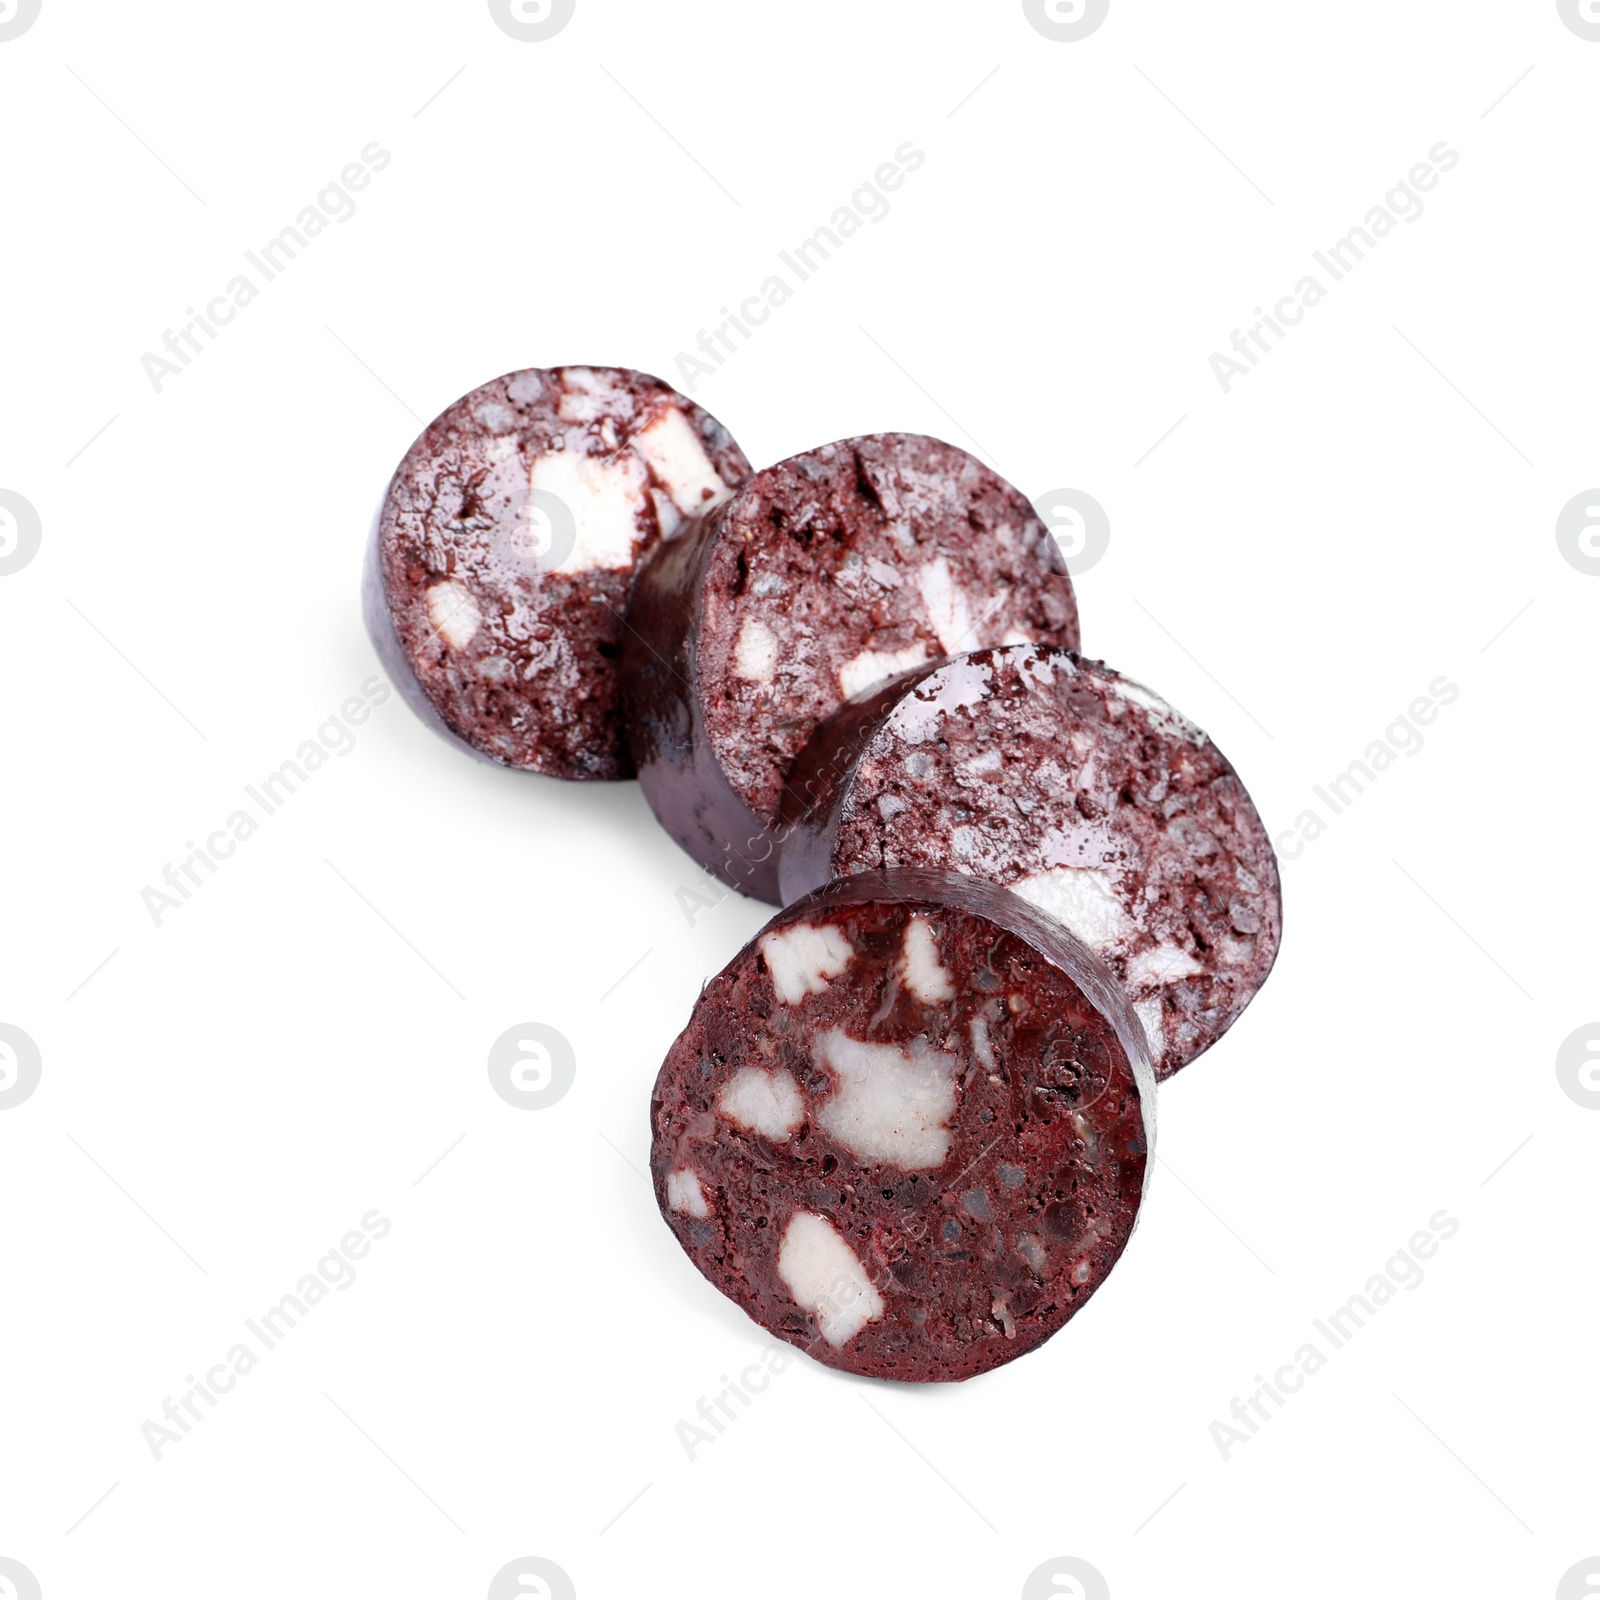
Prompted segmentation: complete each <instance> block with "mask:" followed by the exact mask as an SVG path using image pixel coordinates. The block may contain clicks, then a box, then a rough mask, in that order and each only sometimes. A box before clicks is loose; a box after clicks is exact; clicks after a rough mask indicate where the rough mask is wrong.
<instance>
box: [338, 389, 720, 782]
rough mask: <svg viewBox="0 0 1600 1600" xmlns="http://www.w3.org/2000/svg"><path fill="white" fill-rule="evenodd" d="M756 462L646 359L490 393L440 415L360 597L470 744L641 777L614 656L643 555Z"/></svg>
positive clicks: (467, 398) (449, 732)
mask: <svg viewBox="0 0 1600 1600" xmlns="http://www.w3.org/2000/svg"><path fill="white" fill-rule="evenodd" d="M749 472H750V464H749V462H748V461H746V460H745V458H744V455H743V453H742V452H741V451H740V449H739V447H738V446H737V445H736V444H735V443H734V442H733V440H732V439H731V438H730V437H729V435H728V433H727V431H726V430H725V429H724V428H723V426H722V425H721V423H719V422H718V421H717V420H716V419H715V418H714V417H712V416H710V415H708V414H707V413H706V412H704V411H702V410H701V409H700V407H699V406H697V405H695V404H694V403H693V402H692V401H690V400H686V399H685V398H684V397H683V396H682V395H681V394H678V393H677V392H676V391H675V390H673V389H671V388H669V387H668V386H667V385H666V384H664V383H662V382H661V381H660V379H658V378H652V377H648V376H647V375H646V374H644V373H642V372H628V371H623V370H620V369H617V368H614V367H556V368H553V369H551V370H549V371H540V370H533V369H530V370H528V371H524V372H512V373H508V374H507V375H506V376H505V377H502V378H496V379H495V380H494V382H492V383H486V384H484V385H483V387H482V388H479V389H474V390H473V391H472V392H471V393H470V394H468V395H464V396H463V397H462V398H461V399H460V400H458V401H456V403H455V404H454V405H453V406H451V407H450V408H449V409H448V410H446V411H445V412H443V413H442V414H441V415H440V416H438V417H436V418H435V419H434V421H433V422H431V423H429V425H428V427H427V428H426V430H425V431H424V432H423V434H422V437H421V438H420V439H418V440H417V442H416V443H415V444H414V445H412V447H411V449H410V450H409V451H408V452H407V454H406V457H405V459H404V460H403V461H402V462H401V463H400V466H399V469H398V470H397V471H396V473H395V475H394V478H393V480H392V481H391V482H390V484H389V489H388V492H387V494H386V495H385V496H384V500H383V504H382V507H381V508H380V510H379V512H378V517H377V521H376V524H375V525H374V528H373V533H372V539H371V542H370V545H369V548H368V553H367V568H366V577H365V583H364V609H365V612H366V619H367V627H368V630H369V631H370V633H371V634H372V638H373V642H374V644H375V645H376V646H377V649H378V654H379V656H380V658H381V659H382V661H383V664H384V666H385V668H386V669H387V670H388V672H389V674H390V676H391V677H392V678H393V679H394V681H395V683H396V685H397V686H398V687H399V689H400V691H401V693H402V694H403V695H404V697H405V698H406V700H407V701H408V702H409V703H410V704H411V706H412V707H413V709H414V710H416V711H417V713H418V714H419V715H420V716H421V717H422V718H423V720H424V721H425V722H427V723H428V724H429V725H430V726H431V727H433V728H434V729H435V730H436V731H437V732H439V733H442V734H443V735H444V736H445V737H446V738H448V739H450V740H451V741H453V742H454V743H456V744H459V745H462V746H464V747H465V748H466V749H467V750H469V751H470V752H471V753H473V754H474V755H477V756H481V757H483V758H484V759H486V760H489V761H493V762H497V763H498V764H499V765H501V766H506V767H516V768H519V769H521V770H522V771H525V772H540V773H546V774H548V775H550V776H552V777H557V778H626V777H631V776H632V773H633V768H632V765H631V763H630V762H629V760H628V756H627V750H626V747H625V745H624V743H623V738H622V728H621V722H620V718H619V715H618V709H617V658H618V654H619V646H620V643H621V639H622V627H623V615H624V612H625V610H626V607H627V600H628V593H629V591H630V589H631V588H632V587H633V578H634V572H635V569H636V568H637V566H638V565H639V563H640V562H641V561H642V560H643V559H644V558H645V557H646V556H647V555H649V553H650V552H651V551H652V550H654V549H655V548H656V546H657V545H658V544H660V543H661V542H662V541H663V540H669V539H671V538H673V537H674V536H675V535H676V534H677V533H678V532H679V531H680V530H681V529H682V528H683V527H684V525H685V523H686V522H687V520H688V519H689V518H690V517H692V516H694V515H695V514H697V513H698V512H701V511H704V510H706V509H707V508H708V507H710V506H714V505H716V504H717V503H718V502H720V501H721V500H724V499H726V498H727V496H728V494H729V492H730V491H731V490H732V489H733V488H734V487H736V486H737V485H738V484H740V483H742V482H743V481H744V479H745V478H746V477H748V476H749Z"/></svg>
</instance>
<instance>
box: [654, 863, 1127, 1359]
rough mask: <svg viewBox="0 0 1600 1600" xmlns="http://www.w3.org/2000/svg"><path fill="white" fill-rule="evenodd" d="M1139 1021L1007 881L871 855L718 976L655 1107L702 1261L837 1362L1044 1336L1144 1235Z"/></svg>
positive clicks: (671, 1212) (771, 1318) (780, 1327)
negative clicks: (876, 861)
mask: <svg viewBox="0 0 1600 1600" xmlns="http://www.w3.org/2000/svg"><path fill="white" fill-rule="evenodd" d="M1154 1098H1155V1085H1154V1079H1153V1076H1152V1075H1151V1071H1150V1066H1149V1059H1148V1056H1147V1055H1146V1054H1145V1047H1144V1042H1143V1035H1142V1033H1141V1031H1140V1029H1139V1026H1138V1024H1137V1022H1136V1020H1135V1019H1134V1017H1133V1015H1132V1013H1131V1011H1130V1010H1129V1009H1128V1006H1127V1002H1126V1000H1125V998H1124V997H1123V996H1122V994H1121V992H1120V990H1119V989H1118V988H1117V987H1116V984H1115V982H1114V980H1112V979H1111V978H1110V976H1109V974H1108V973H1107V972H1106V970H1105V968H1104V967H1103V966H1102V965H1101V964H1100V962H1099V961H1098V960H1097V959H1096V958H1095V957H1094V956H1093V955H1091V954H1090V953H1089V952H1088V951H1087V950H1086V949H1084V947H1083V946H1082V945H1080V944H1078V942H1077V941H1075V940H1074V939H1072V938H1071V937H1070V936H1069V935H1066V934H1064V933H1063V932H1062V931H1061V930H1060V929H1059V928H1057V927H1056V926H1054V925H1053V924H1051V923H1050V922H1049V921H1048V920H1047V919H1045V918H1043V917H1041V916H1040V915H1039V914H1038V913H1037V912H1036V911H1034V910H1033V908H1032V907H1030V906H1028V905H1027V904H1026V903H1025V902H1023V901H1021V900H1018V899H1017V898H1016V897H1015V896H1013V895H1010V894H1009V893H1007V892H1006V891H1004V890H1000V889H996V888H994V887H992V886H990V885H987V884H983V883H979V882H977V881H975V880H974V879H971V878H963V877H959V876H956V875H953V874H944V873H936V872H921V871H909V872H901V873H870V874H865V875H863V876H861V877H857V878H854V879H852V880H850V881H849V882H847V883H839V884H834V885H832V886H830V887H829V888H828V889H826V890H824V891H822V892H821V893H819V894H816V895H813V896H811V897H809V898H808V899H806V900H804V901H801V902H800V903H799V904H797V905H794V906H791V907H790V908H789V909H788V910H786V911H783V912H780V913H779V914H778V916H777V917H775V918H774V919H773V920H772V922H771V923H769V924H768V926H767V928H766V929H765V931H764V932H762V933H761V934H760V935H758V936H757V938H756V939H755V940H754V941H753V942H752V943H751V944H749V945H748V946H746V948H745V949H744V950H743V951H742V952H740V954H739V955H738V956H736V957H735V958H734V960H733V961H732V962H731V963H729V965H728V966H727V968H726V969H725V970H724V971H723V972H722V973H721V974H720V975H719V976H718V977H716V978H714V979H712V980H711V982H710V983H709V984H707V986H706V988H705V989H704V991H703V992H702V994H701V997H700V1000H699V1003H698V1004H697V1005H696V1007H695V1010H694V1014H693V1017H692V1018H691V1020H690V1022H689V1025H688V1027H687V1028H686V1029H685V1030H684V1032H683V1034H682V1035H681V1036H680V1037H679V1038H678V1040H677V1042H676V1043H675V1044H674V1045H673V1046H672V1049H671V1051H670V1052H669V1053H668V1056H667V1059H666V1062H665V1064H664V1065H663V1066H662V1068H661V1073H660V1076H659V1077H658V1079H657V1081H656V1087H655V1093H654V1097H653V1100H652V1104H651V1121H652V1132H653V1135H654V1144H653V1148H652V1156H651V1165H652V1170H653V1175H654V1181H655V1187H656V1195H657V1199H658V1202H659V1204H660V1206H661V1210H662V1214H663V1216H664V1217H665V1218H666V1220H667V1223H668V1225H669V1226H670V1227H671V1228H672V1231H673V1232H674V1234H676V1236H677V1238H678V1241H679V1243H680V1244H681V1245H682V1246H683V1248H684V1249H685V1251H687V1252H688V1254H689V1257H690V1259H691V1260H692V1261H693V1262H694V1263H695V1265H696V1266H697V1267H698V1268H699V1269H700V1271H701V1272H702V1273H704V1274H705V1276H706V1277H707V1278H708V1279H709V1280H710V1281H711V1282H712V1283H713V1284H714V1285H715V1286H716V1287H717V1288H718V1289H720V1290H721V1291H722V1292H723V1293H724V1294H725V1295H727V1296H728V1297H729V1298H731V1299H732V1300H733V1301H734V1302H735V1303H736V1304H738V1305H739V1306H741V1307H742V1308H743V1309H744V1310H745V1311H746V1312H747V1313H748V1314H749V1315H750V1316H751V1317H753V1318H754V1319H755V1320H756V1321H757V1322H759V1323H760V1324H761V1325H762V1326H763V1327H765V1328H767V1329H769V1330H770V1331H771V1332H772V1333H774V1334H776V1335H777V1336H778V1337H779V1338H782V1339H786V1340H788V1341H789V1342H790V1343H791V1344H794V1345H798V1346H799V1347H800V1348H802V1349H804V1350H806V1351H808V1352H809V1353H810V1354H811V1355H813V1356H815V1357H816V1359H817V1360H819V1361H822V1362H824V1363H826V1364H827V1365H829V1366H833V1367H838V1368H841V1369H843V1370H845V1371H847V1372H854V1373H860V1374H864V1375H867V1376H871V1377H879V1378H897V1379H902V1380H905V1381H909V1382H919V1383H927V1382H937V1381H944V1380H953V1379H962V1378H968V1377H971V1376H973V1375H975V1374H977V1373H981V1372H986V1371H989V1370H990V1369H991V1368H994V1367H997V1366H1000V1365H1002V1364H1003V1363H1005V1362H1007V1361H1011V1360H1013V1359H1015V1358H1016V1357H1017V1356H1020V1355H1022V1354H1024V1353H1026V1352H1027V1351H1029V1350H1032V1349H1034V1348H1035V1347H1036V1346H1038V1345H1039V1344H1041V1343H1042V1342H1043V1341H1044V1340H1046V1339H1048V1338H1049V1337H1050V1336H1051V1334H1053V1333H1055V1332H1056V1331H1057V1330H1058V1329H1059V1328H1061V1327H1062V1326H1063V1325H1064V1324H1065V1323H1066V1322H1067V1320H1068V1319H1069V1318H1071V1317H1072V1316H1073V1315H1074V1314H1075V1313H1076V1312H1077V1311H1079V1310H1080V1309H1081V1308H1082V1307H1083V1305H1084V1304H1085V1303H1086V1302H1087V1301H1088V1299H1089V1298H1090V1296H1091V1295H1093V1294H1094V1293H1095V1291H1096V1290H1097V1289H1098V1288H1099V1286H1100V1284H1101V1283H1102V1282H1103V1281H1104V1279H1105V1277H1106V1274H1107V1273H1108V1272H1109V1271H1110V1269H1111V1267H1112V1266H1113V1264H1114V1263H1115V1262H1116V1260H1117V1258H1118V1257H1119V1256H1120V1254H1121V1253H1122V1249H1123V1247H1124V1245H1125V1244H1126V1243H1127V1241H1128V1237H1129V1235H1130V1233H1131V1232H1132V1229H1133V1226H1134V1222H1135V1219H1136V1217H1137V1215H1138V1209H1139V1205H1140V1201H1141V1198H1142V1195H1143V1190H1144V1184H1145V1176H1146V1172H1147V1169H1148V1162H1149V1159H1150V1156H1149V1149H1150V1140H1151V1138H1152V1136H1153V1127H1154V1124H1153V1115H1154Z"/></svg>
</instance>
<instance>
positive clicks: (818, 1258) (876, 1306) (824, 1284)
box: [778, 1211, 883, 1350]
mask: <svg viewBox="0 0 1600 1600" xmlns="http://www.w3.org/2000/svg"><path fill="white" fill-rule="evenodd" d="M778 1276H779V1277H780V1278H782V1279H783V1286H784V1288H786V1289H787V1290H788V1291H789V1293H790V1294H791V1295H792V1296H793V1297H794V1303H795V1304H796V1305H797V1306H800V1307H801V1308H802V1309H803V1310H806V1311H809V1312H811V1314H812V1315H813V1316H815V1317H816V1319H817V1327H818V1328H819V1330H820V1331H821V1333H822V1337H823V1338H824V1339H826V1340H827V1341H828V1343H829V1344H831V1345H832V1346H833V1347H834V1349H835V1350H838V1349H841V1348H842V1347H843V1346H845V1345H847V1344H849V1342H850V1341H851V1340H852V1339H853V1338H855V1336H856V1335H857V1334H858V1333H860V1332H861V1330H862V1329H863V1328H864V1327H866V1325H867V1324H868V1323H869V1322H876V1321H877V1320H878V1318H879V1317H881V1316H882V1315H883V1296H882V1295H881V1294H879V1293H878V1291H877V1288H876V1287H875V1286H874V1284H873V1282H872V1279H871V1278H869V1277H868V1276H867V1272H866V1268H865V1267H863V1266H862V1265H861V1259H860V1257H859V1256H857V1255H856V1253H855V1251H854V1250H852V1249H851V1248H850V1246H849V1245H848V1244H847V1243H846V1242H845V1241H844V1239H843V1238H841V1237H840V1235H839V1233H838V1231H837V1230H836V1229H835V1228H834V1226H833V1224H832V1223H830V1222H829V1221H828V1220H827V1218H825V1217H819V1216H817V1215H816V1213H815V1212H811V1211H797V1212H795V1214H794V1215H793V1216H792V1217H791V1218H790V1219H789V1226H788V1227H787V1228H785V1229H784V1231H783V1243H782V1244H780V1245H779V1246H778Z"/></svg>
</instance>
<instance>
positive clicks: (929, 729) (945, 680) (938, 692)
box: [887, 661, 994, 744]
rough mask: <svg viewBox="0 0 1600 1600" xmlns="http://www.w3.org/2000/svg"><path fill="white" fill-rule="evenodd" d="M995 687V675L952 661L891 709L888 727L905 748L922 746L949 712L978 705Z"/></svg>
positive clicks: (971, 665) (971, 663)
mask: <svg viewBox="0 0 1600 1600" xmlns="http://www.w3.org/2000/svg"><path fill="white" fill-rule="evenodd" d="M993 687H994V673H993V671H992V670H991V669H990V668H988V667H980V666H978V665H977V664H976V663H975V662H972V661H952V662H949V663H948V664H946V665H945V666H943V667H940V669H939V670H938V671H937V672H933V673H930V674H929V675H928V676H927V677H926V678H924V679H923V680H922V682H921V683H919V684H918V685H917V686H916V688H915V689H914V690H913V691H912V692H911V693H910V694H908V695H907V696H906V697H905V698H904V699H903V700H901V701H900V703H899V704H898V705H897V706H896V707H895V708H894V710H893V712H892V713H891V714H890V716H889V721H888V724H887V725H888V727H889V728H890V730H891V731H892V732H893V733H895V734H896V735H897V736H898V737H899V738H901V739H904V740H905V742H906V743H907V744H921V743H922V742H923V741H924V740H925V739H931V738H933V737H934V736H935V734H937V733H938V731H939V724H940V722H941V721H942V720H943V719H944V718H945V717H946V716H948V715H950V714H951V713H952V712H956V711H961V710H964V709H965V708H966V707H967V706H975V705H981V704H982V703H983V700H984V697H985V696H986V695H987V694H988V693H989V691H990V690H991V689H992V688H993Z"/></svg>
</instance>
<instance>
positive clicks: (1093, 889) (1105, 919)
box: [1010, 867, 1133, 950]
mask: <svg viewBox="0 0 1600 1600" xmlns="http://www.w3.org/2000/svg"><path fill="white" fill-rule="evenodd" d="M1010 888H1011V892H1012V893H1013V894H1019V895H1021V896H1022V898H1023V899H1024V900H1026V901H1028V903H1029V904H1030V905H1035V906H1037V907H1038V908H1039V909H1040V910H1041V911H1042V912H1044V914H1045V915H1046V916H1049V917H1054V918H1055V919H1056V921H1057V922H1059V923H1061V924H1062V926H1063V927H1066V928H1070V929H1071V930H1072V932H1074V933H1075V934H1077V936H1078V937H1079V938H1080V939H1082V940H1083V942H1084V943H1085V944H1086V945H1088V946H1089V947H1090V948H1091V949H1093V950H1104V949H1106V948H1108V947H1109V946H1111V945H1114V944H1116V943H1117V942H1118V941H1119V940H1121V939H1124V938H1126V937H1127V936H1128V934H1130V933H1131V932H1132V931H1133V924H1132V922H1131V921H1130V920H1129V918H1128V913H1127V911H1126V910H1125V909H1124V908H1123V904H1122V901H1121V900H1120V899H1119V898H1118V896H1117V891H1116V889H1115V887H1114V886H1113V885H1112V881H1111V878H1110V876H1109V875H1108V874H1106V873H1104V872H1099V871H1097V870H1096V869H1095V868H1093V867H1052V868H1051V869H1050V871H1048V872H1036V873H1035V874H1034V875H1033V876H1032V877H1031V878H1024V879H1022V880H1021V882H1019V883H1013V884H1012V885H1010Z"/></svg>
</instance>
